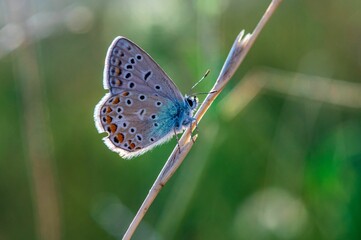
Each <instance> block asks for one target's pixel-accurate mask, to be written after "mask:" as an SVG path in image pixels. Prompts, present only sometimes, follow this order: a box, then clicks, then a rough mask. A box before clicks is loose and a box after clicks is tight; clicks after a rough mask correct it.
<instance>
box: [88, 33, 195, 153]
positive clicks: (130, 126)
mask: <svg viewBox="0 0 361 240" xmlns="http://www.w3.org/2000/svg"><path fill="white" fill-rule="evenodd" d="M103 81H104V82H103V84H104V88H105V89H109V93H107V94H105V96H104V97H103V98H102V100H101V101H100V102H99V103H98V104H97V106H96V107H95V112H94V119H95V125H96V127H97V129H98V131H99V132H100V133H102V132H107V133H108V136H106V137H104V138H103V140H104V142H105V144H106V145H107V146H108V147H109V148H110V149H111V150H113V151H114V152H117V153H119V155H120V156H122V157H123V158H127V159H130V158H132V157H135V156H138V155H140V154H143V153H145V152H146V151H149V150H150V149H152V148H154V147H155V146H157V145H159V144H162V143H164V142H165V141H167V140H169V139H170V138H171V137H173V136H174V135H175V134H177V133H180V132H182V131H183V130H184V129H185V128H186V127H187V126H189V125H190V124H192V122H193V121H195V119H194V118H193V112H194V110H195V109H196V108H197V105H198V99H197V98H196V97H195V96H187V95H185V96H184V97H183V96H182V94H181V92H180V91H179V89H178V88H177V86H176V85H175V84H174V82H173V81H172V80H171V79H170V78H169V77H168V76H167V74H166V73H165V72H164V71H163V70H162V69H161V67H160V66H159V65H158V64H157V63H156V62H155V61H154V60H153V59H152V58H151V57H150V56H149V55H148V54H147V53H146V52H145V51H144V50H142V49H141V48H140V47H139V46H137V45H136V44H135V43H133V42H131V41H130V40H128V39H127V38H125V37H117V38H115V39H114V41H113V42H112V44H111V45H110V47H109V49H108V52H107V56H106V58H105V68H104V80H103Z"/></svg>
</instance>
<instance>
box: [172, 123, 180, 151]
mask: <svg viewBox="0 0 361 240" xmlns="http://www.w3.org/2000/svg"><path fill="white" fill-rule="evenodd" d="M173 131H174V135H175V138H176V139H177V146H178V151H179V153H180V152H181V150H180V146H179V138H178V135H177V132H176V131H175V128H173Z"/></svg>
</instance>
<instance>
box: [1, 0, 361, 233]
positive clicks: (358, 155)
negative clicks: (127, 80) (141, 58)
mask: <svg viewBox="0 0 361 240" xmlns="http://www.w3.org/2000/svg"><path fill="white" fill-rule="evenodd" d="M268 4H269V1H264V0H259V1H253V0H238V1H237V0H209V1H206V0H197V1H180V0H156V1H145V0H133V1H125V0H123V1H122V0H120V1H115V0H113V1H95V0H93V1H92V0H89V1H85V0H83V1H81V0H80V1H66V0H63V1H59V0H46V1H44V0H32V1H30V0H1V1H0V78H1V81H0V107H1V116H0V123H1V124H0V134H1V135H0V136H1V137H0V171H1V172H0V239H1V240H8V239H14V240H17V239H50V240H59V239H66V240H72V239H121V237H122V235H123V234H124V232H125V230H126V228H127V227H128V225H129V223H130V221H131V219H132V218H133V216H134V215H135V213H136V211H137V210H138V208H139V206H140V205H141V203H142V201H143V199H144V197H145V196H146V194H147V193H148V190H149V188H150V187H151V186H152V184H153V181H154V180H155V178H156V177H157V175H158V173H159V171H160V169H161V168H162V166H163V164H164V162H165V161H166V159H167V156H168V155H169V154H170V152H171V151H172V149H173V147H174V146H175V144H176V141H175V139H172V141H170V142H169V143H167V144H164V145H162V146H160V147H157V148H156V149H154V150H153V151H151V152H149V153H147V154H145V155H143V156H140V157H138V158H136V159H133V160H131V161H126V160H123V159H121V158H120V157H119V156H118V155H117V154H116V153H114V152H111V151H110V150H108V148H107V147H106V146H105V145H104V144H103V142H102V140H101V139H102V137H103V136H104V135H100V134H98V133H97V131H96V128H95V126H94V121H93V109H94V106H95V105H96V103H97V102H98V101H99V100H100V99H101V97H102V96H103V95H104V94H105V92H106V91H105V90H104V89H103V86H102V71H103V65H104V58H105V54H106V50H107V48H108V46H109V44H110V43H111V42H112V40H113V39H114V38H115V37H116V36H118V35H122V36H126V37H128V38H129V39H131V40H133V41H134V42H136V43H137V44H139V45H140V46H141V47H142V48H143V49H145V50H146V51H147V52H148V53H149V54H150V55H151V56H152V57H153V58H154V59H155V60H156V61H157V62H158V63H159V64H160V65H161V66H162V67H163V69H164V70H165V71H166V72H167V73H168V74H169V76H171V77H172V78H173V80H174V81H175V83H176V84H177V86H178V87H179V88H180V90H181V91H182V92H183V93H186V92H189V90H190V88H191V86H192V85H193V84H194V83H195V82H196V81H197V80H198V79H200V77H201V76H202V75H203V73H204V72H205V71H206V69H208V68H209V69H211V74H210V75H209V76H208V78H207V79H206V80H205V81H203V82H202V83H201V84H200V85H198V86H197V89H196V92H207V91H209V90H210V88H211V87H212V85H213V83H214V81H215V80H216V78H217V75H218V73H219V71H220V69H221V67H222V65H223V61H224V60H225V58H226V56H227V54H228V51H229V48H230V46H231V45H232V43H233V41H234V39H235V37H236V36H237V34H238V33H239V31H240V30H241V29H245V30H246V31H247V32H251V31H252V30H253V29H254V27H255V26H256V24H257V22H258V21H259V19H260V17H261V16H262V14H263V12H264V11H265V9H266V8H267V6H268ZM360 9H361V2H360V1H359V0H348V1H339V0H321V1H313V0H305V1H299V0H298V1H297V0H285V1H284V2H283V3H282V4H281V6H280V8H279V9H278V10H277V11H276V13H275V15H274V16H273V17H272V18H271V21H270V22H269V23H268V24H267V25H266V28H265V29H264V31H262V32H261V35H260V37H259V38H258V39H257V41H256V43H255V45H254V47H253V48H252V49H251V51H250V52H249V54H248V56H247V57H246V59H245V61H244V63H243V64H242V65H241V67H240V69H239V70H238V71H237V73H236V75H235V76H234V78H233V79H232V81H231V82H230V83H229V85H228V86H227V87H226V89H225V90H224V91H223V92H222V93H221V95H220V96H219V98H218V99H217V100H216V102H215V103H214V104H213V105H212V107H211V109H210V110H209V111H208V113H207V114H206V116H205V118H204V119H203V121H202V122H201V123H200V124H199V138H198V140H197V142H196V144H195V145H194V147H193V148H192V150H191V152H190V154H189V155H188V157H187V158H186V159H185V161H184V163H183V165H182V166H181V167H180V169H179V170H178V172H177V173H176V174H175V175H174V176H173V178H172V179H171V180H170V181H169V183H168V184H167V185H166V186H165V188H164V189H163V190H162V191H161V193H160V194H159V196H158V198H157V199H156V200H155V202H154V203H153V205H152V206H151V208H150V209H149V211H148V213H147V215H146V216H145V218H144V220H143V222H142V224H141V226H140V227H139V228H138V229H137V231H136V234H135V236H134V238H133V239H266V240H267V239H361V228H360V226H361V206H360V203H361V176H360V173H361V144H360V143H361V124H360V121H361V97H360V95H361V82H360V79H361V10H360ZM260 67H267V68H260ZM298 74H303V75H298ZM252 76H253V77H252ZM260 76H262V79H260ZM297 76H298V77H297ZM299 76H301V77H299ZM320 77H321V78H320ZM245 83H246V84H245ZM255 89H256V90H255ZM252 94H253V95H252ZM232 96H233V97H232ZM243 96H249V99H248V100H247V101H246V100H245V99H242V97H243ZM237 97H238V98H237ZM200 98H201V99H202V96H200ZM242 101H243V102H242ZM242 104H243V105H242ZM235 106H236V108H235V109H233V110H232V109H231V107H235ZM237 106H238V108H237Z"/></svg>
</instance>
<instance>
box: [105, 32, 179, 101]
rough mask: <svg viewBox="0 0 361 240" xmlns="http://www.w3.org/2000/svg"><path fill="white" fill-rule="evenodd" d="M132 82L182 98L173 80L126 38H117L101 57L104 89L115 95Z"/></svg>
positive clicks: (149, 89) (150, 89) (171, 97)
mask: <svg viewBox="0 0 361 240" xmlns="http://www.w3.org/2000/svg"><path fill="white" fill-rule="evenodd" d="M132 83H135V84H137V83H138V84H140V86H141V87H142V89H141V90H145V91H147V92H158V93H159V94H160V95H163V96H164V97H166V98H169V99H171V100H173V101H183V96H182V94H181V93H180V91H179V90H178V88H177V86H176V85H175V84H174V82H173V81H172V80H171V79H170V77H168V76H167V74H166V73H165V72H164V71H163V70H162V68H161V67H160V66H159V65H158V64H157V63H156V62H155V61H154V60H153V59H152V58H151V57H150V56H149V55H148V54H147V53H146V52H145V51H144V50H143V49H141V48H140V47H139V46H137V45H136V44H135V43H133V42H132V41H130V40H129V39H127V38H124V37H117V38H115V39H114V41H113V42H112V44H111V45H110V47H109V49H108V53H107V57H106V59H105V68H104V88H105V89H109V90H110V92H111V94H116V93H119V92H122V91H123V89H124V88H131V87H132V86H134V85H133V84H132Z"/></svg>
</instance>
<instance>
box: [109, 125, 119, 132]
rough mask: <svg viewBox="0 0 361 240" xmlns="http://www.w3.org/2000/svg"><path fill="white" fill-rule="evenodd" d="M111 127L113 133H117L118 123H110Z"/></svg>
mask: <svg viewBox="0 0 361 240" xmlns="http://www.w3.org/2000/svg"><path fill="white" fill-rule="evenodd" d="M109 128H110V131H111V133H115V131H117V125H115V124H110V126H109Z"/></svg>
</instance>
